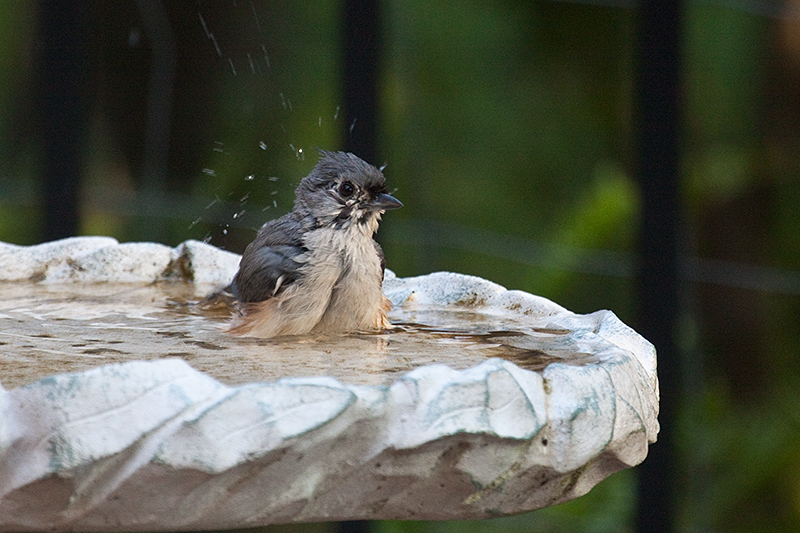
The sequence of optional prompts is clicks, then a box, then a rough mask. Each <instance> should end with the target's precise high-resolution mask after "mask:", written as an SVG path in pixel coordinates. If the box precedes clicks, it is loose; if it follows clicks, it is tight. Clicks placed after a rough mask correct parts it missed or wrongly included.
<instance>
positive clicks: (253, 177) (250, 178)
mask: <svg viewBox="0 0 800 533" xmlns="http://www.w3.org/2000/svg"><path fill="white" fill-rule="evenodd" d="M254 179H256V177H255V176H254V175H252V174H250V175H249V176H247V177H246V178H245V179H244V181H253V180H254Z"/></svg>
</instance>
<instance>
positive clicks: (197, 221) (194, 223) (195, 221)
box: [187, 217, 203, 229]
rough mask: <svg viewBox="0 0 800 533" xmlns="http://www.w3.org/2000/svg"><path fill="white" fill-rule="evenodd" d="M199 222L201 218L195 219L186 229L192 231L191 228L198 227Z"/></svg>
mask: <svg viewBox="0 0 800 533" xmlns="http://www.w3.org/2000/svg"><path fill="white" fill-rule="evenodd" d="M201 220H203V217H197V218H196V219H194V221H193V222H192V223H191V224H189V227H188V228H187V229H192V228H193V227H195V226H196V225H198V224H199V223H200V221H201Z"/></svg>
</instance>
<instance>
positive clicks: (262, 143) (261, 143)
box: [258, 141, 267, 150]
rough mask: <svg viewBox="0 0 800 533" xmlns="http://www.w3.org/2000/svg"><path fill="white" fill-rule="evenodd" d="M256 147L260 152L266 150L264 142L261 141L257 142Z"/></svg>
mask: <svg viewBox="0 0 800 533" xmlns="http://www.w3.org/2000/svg"><path fill="white" fill-rule="evenodd" d="M258 146H259V147H260V148H261V149H262V150H266V149H267V143H265V142H264V141H261V142H259V143H258Z"/></svg>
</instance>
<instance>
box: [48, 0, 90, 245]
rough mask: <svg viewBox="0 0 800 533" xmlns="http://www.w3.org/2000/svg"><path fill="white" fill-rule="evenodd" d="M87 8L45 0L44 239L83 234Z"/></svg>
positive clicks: (86, 119)
mask: <svg viewBox="0 0 800 533" xmlns="http://www.w3.org/2000/svg"><path fill="white" fill-rule="evenodd" d="M87 18H88V13H87V8H86V6H85V5H84V4H83V2H58V1H55V0H50V1H46V2H42V4H41V6H40V9H39V31H40V39H41V41H40V42H41V52H40V53H41V55H40V58H39V61H38V65H39V70H38V72H37V76H38V98H39V102H40V104H39V106H38V107H39V109H38V111H39V116H38V120H39V122H38V128H39V132H40V135H41V141H42V150H43V156H44V161H43V163H44V164H43V169H42V194H43V198H44V213H43V215H44V228H43V234H42V237H43V238H44V240H45V241H51V240H56V239H61V238H64V237H70V236H74V235H76V234H77V233H78V226H79V211H78V191H79V188H80V181H81V175H82V173H83V168H82V160H81V159H82V158H81V154H82V151H83V148H84V146H83V141H84V133H85V131H86V124H87V122H88V105H87V102H86V91H85V90H84V88H85V81H86V78H87V77H88V71H89V69H88V68H87V64H88V55H89V54H88V44H87V37H86V35H87V30H88V28H87V27H86V26H87Z"/></svg>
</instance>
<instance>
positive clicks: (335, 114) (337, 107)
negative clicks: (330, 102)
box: [333, 105, 339, 120]
mask: <svg viewBox="0 0 800 533" xmlns="http://www.w3.org/2000/svg"><path fill="white" fill-rule="evenodd" d="M337 118H339V106H338V105H337V106H336V113H334V114H333V120H336V119H337Z"/></svg>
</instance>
